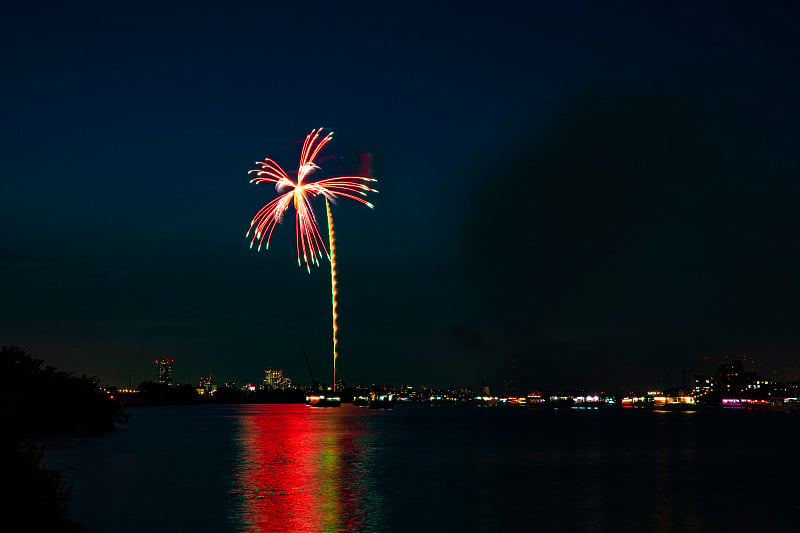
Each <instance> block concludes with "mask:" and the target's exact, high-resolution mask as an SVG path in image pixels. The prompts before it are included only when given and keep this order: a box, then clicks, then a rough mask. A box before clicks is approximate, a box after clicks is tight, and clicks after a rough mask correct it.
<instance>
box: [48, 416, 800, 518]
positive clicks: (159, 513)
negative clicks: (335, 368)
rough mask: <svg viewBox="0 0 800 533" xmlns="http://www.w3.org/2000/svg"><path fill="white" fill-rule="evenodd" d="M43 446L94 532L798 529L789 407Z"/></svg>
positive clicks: (176, 431) (798, 459)
mask: <svg viewBox="0 0 800 533" xmlns="http://www.w3.org/2000/svg"><path fill="white" fill-rule="evenodd" d="M131 412H132V416H131V419H130V423H129V424H128V426H127V427H126V428H123V429H121V430H119V431H117V432H115V433H113V434H110V435H106V436H101V437H96V438H86V439H65V440H55V441H49V442H48V443H47V444H46V447H47V448H46V450H47V451H46V454H45V461H44V462H45V465H46V466H48V467H50V468H54V469H57V470H60V471H61V472H62V473H63V474H64V476H65V478H66V479H67V481H68V482H69V483H71V484H72V485H73V491H72V515H73V517H74V518H75V519H76V520H77V521H78V522H80V523H82V524H84V525H86V526H87V527H88V528H89V530H90V531H95V532H106V531H107V532H114V533H126V532H134V531H135V532H142V531H145V532H150V533H156V532H161V531H164V532H166V531H170V532H190V531H191V532H204V531H209V532H225V531H243V532H244V531H246V532H252V531H287V532H306V531H308V532H322V531H365V532H372V531H376V532H377V531H437V532H440V531H487V532H488V531H491V532H494V531H565V532H566V531H581V532H591V531H614V532H617V531H623V532H624V531H632V532H639V531H643V532H644V531H647V532H650V531H654V532H659V531H664V532H667V531H679V532H694V531H779V530H786V531H799V530H800V477H798V474H800V455H798V452H799V451H800V416H798V415H797V414H794V413H771V412H752V411H720V410H709V411H698V412H696V413H658V412H651V411H646V410H622V409H611V410H595V411H583V410H580V411H576V410H566V411H565V410H533V409H526V408H524V407H519V408H515V407H498V408H475V407H421V406H420V407H417V406H404V407H400V408H398V409H395V410H391V411H380V410H370V409H366V408H359V407H352V406H349V405H345V406H342V407H341V408H339V409H313V408H309V407H307V406H305V405H227V406H186V407H140V408H134V409H131Z"/></svg>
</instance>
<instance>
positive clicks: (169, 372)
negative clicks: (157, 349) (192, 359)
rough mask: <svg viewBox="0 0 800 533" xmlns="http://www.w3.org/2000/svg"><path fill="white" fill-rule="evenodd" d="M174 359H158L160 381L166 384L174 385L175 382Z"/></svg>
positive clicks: (157, 366)
mask: <svg viewBox="0 0 800 533" xmlns="http://www.w3.org/2000/svg"><path fill="white" fill-rule="evenodd" d="M174 363H175V360H174V359H161V360H158V359H156V368H157V369H158V382H159V383H164V384H165V385H172V383H173V369H174V366H173V365H174Z"/></svg>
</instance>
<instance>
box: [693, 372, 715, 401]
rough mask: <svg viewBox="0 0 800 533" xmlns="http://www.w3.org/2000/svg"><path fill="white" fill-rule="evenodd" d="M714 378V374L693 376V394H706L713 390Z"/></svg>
mask: <svg viewBox="0 0 800 533" xmlns="http://www.w3.org/2000/svg"><path fill="white" fill-rule="evenodd" d="M715 382H716V379H715V378H714V376H695V378H694V395H695V396H706V395H707V394H711V393H712V392H714V384H715Z"/></svg>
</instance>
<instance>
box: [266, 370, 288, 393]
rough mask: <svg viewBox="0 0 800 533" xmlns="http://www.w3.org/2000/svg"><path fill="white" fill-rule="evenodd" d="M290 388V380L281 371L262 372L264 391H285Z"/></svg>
mask: <svg viewBox="0 0 800 533" xmlns="http://www.w3.org/2000/svg"><path fill="white" fill-rule="evenodd" d="M291 388H292V380H291V379H289V378H287V377H286V376H284V375H283V370H272V369H271V368H268V369H266V370H264V389H265V390H286V389H291Z"/></svg>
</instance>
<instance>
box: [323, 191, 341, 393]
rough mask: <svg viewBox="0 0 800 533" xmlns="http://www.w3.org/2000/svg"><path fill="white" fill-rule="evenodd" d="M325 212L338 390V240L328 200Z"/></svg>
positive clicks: (334, 379) (334, 359)
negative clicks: (326, 217)
mask: <svg viewBox="0 0 800 533" xmlns="http://www.w3.org/2000/svg"><path fill="white" fill-rule="evenodd" d="M325 212H326V213H327V215H328V240H329V244H330V247H331V256H330V257H331V310H332V311H331V315H332V317H333V390H336V359H337V358H338V357H339V352H338V351H336V345H337V338H336V334H337V333H338V331H339V327H338V325H337V319H338V318H339V314H338V313H337V312H336V307H337V301H336V296H337V294H338V291H337V290H336V239H335V234H334V232H333V214H332V213H331V204H330V203H329V202H328V199H327V198H326V199H325Z"/></svg>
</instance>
